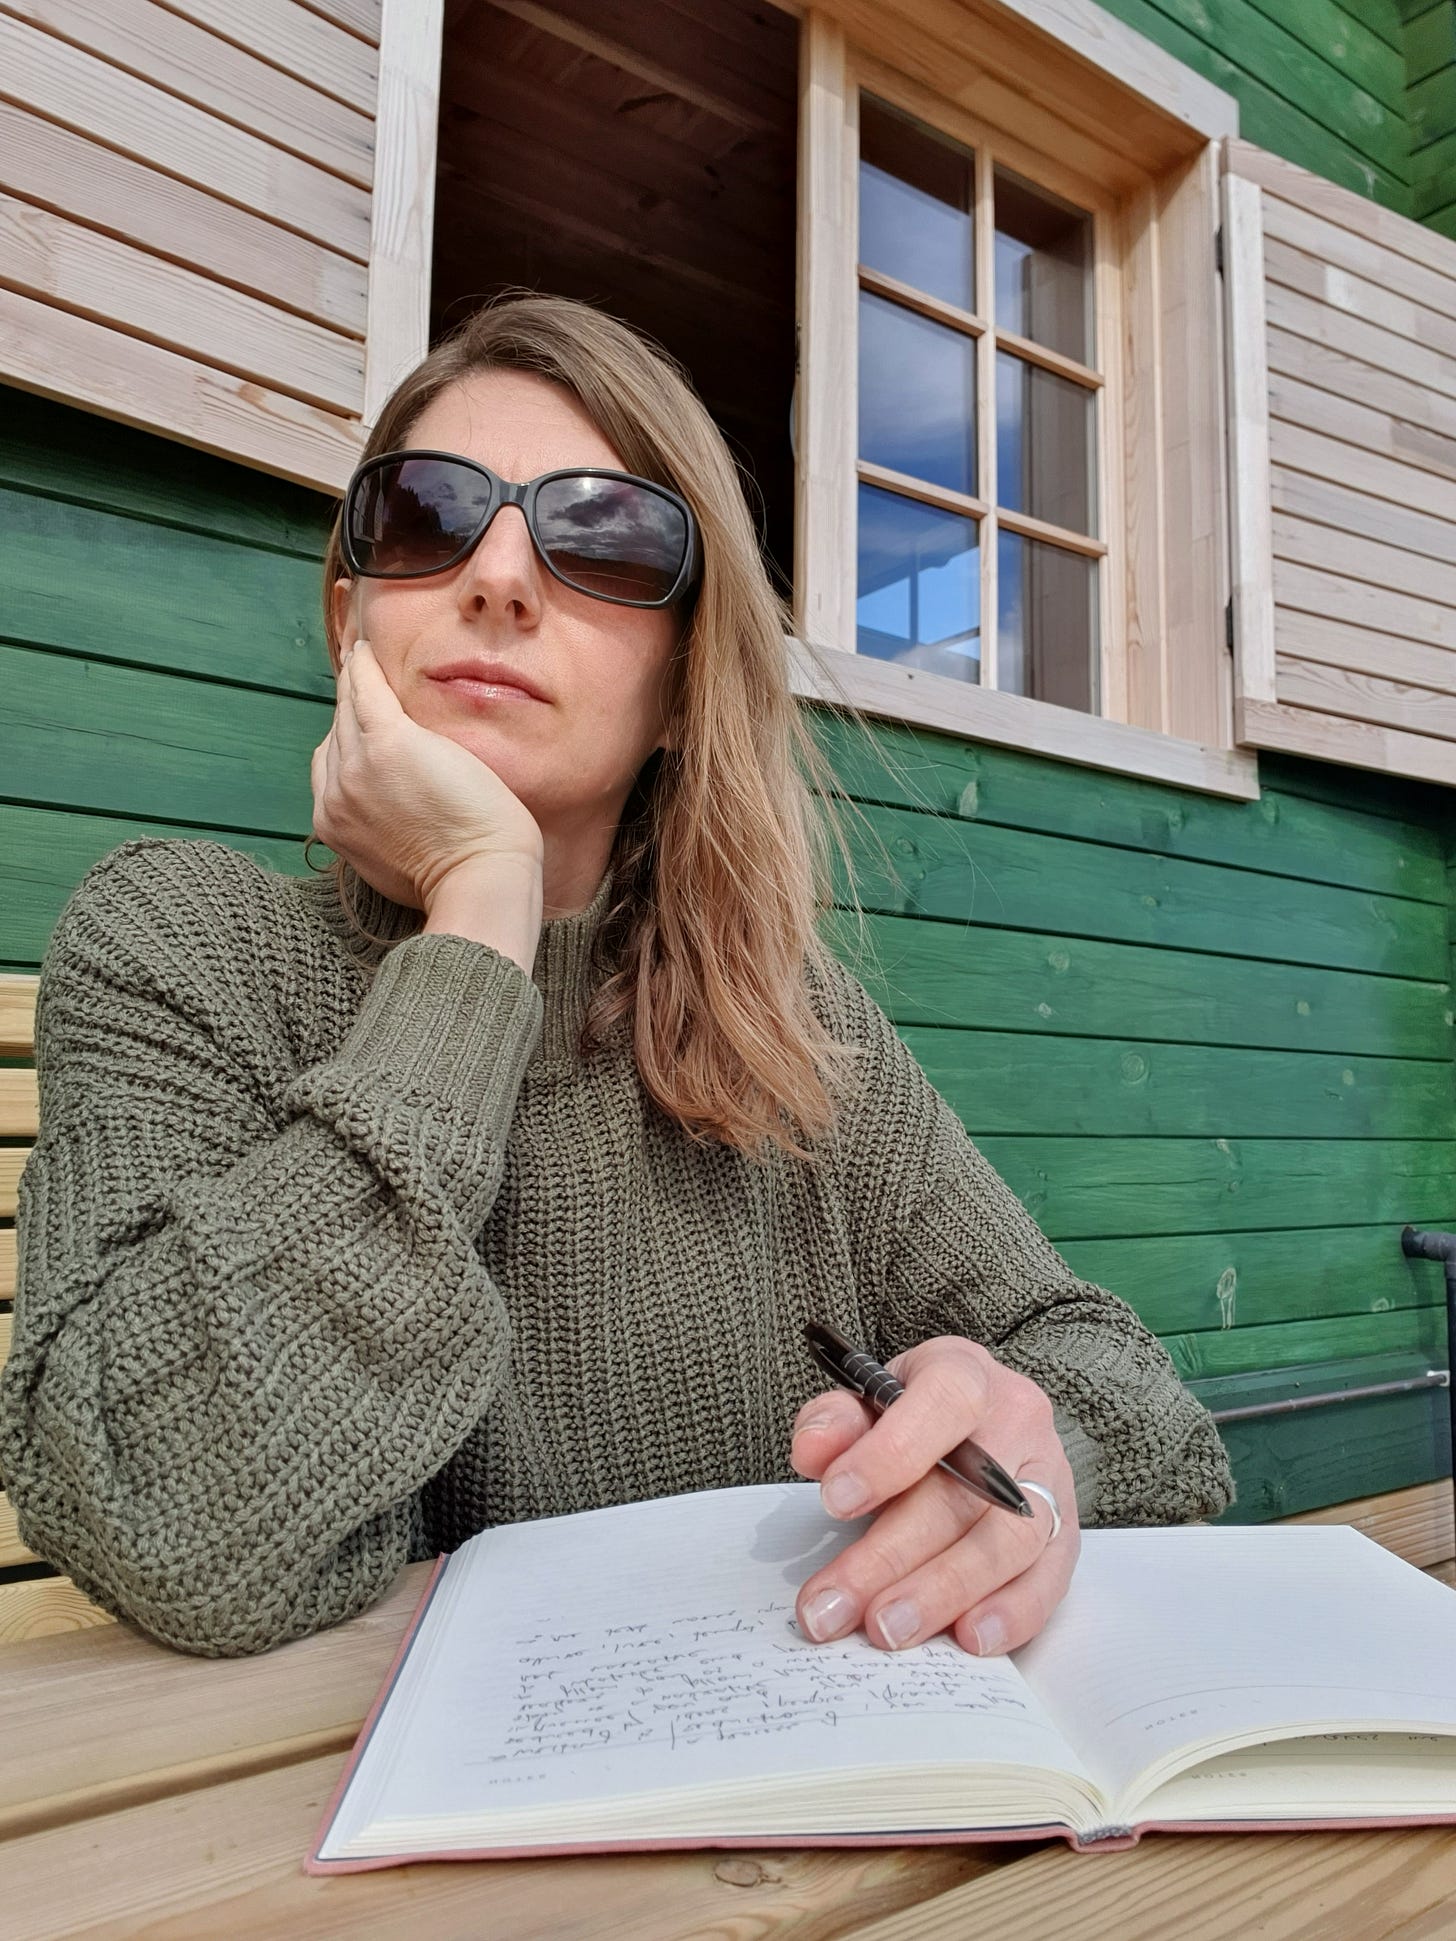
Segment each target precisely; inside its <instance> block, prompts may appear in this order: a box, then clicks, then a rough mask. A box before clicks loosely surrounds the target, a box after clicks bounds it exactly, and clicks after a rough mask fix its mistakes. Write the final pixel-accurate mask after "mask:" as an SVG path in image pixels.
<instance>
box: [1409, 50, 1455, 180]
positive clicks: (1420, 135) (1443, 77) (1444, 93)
mask: <svg viewBox="0 0 1456 1941" xmlns="http://www.w3.org/2000/svg"><path fill="white" fill-rule="evenodd" d="M1406 104H1407V113H1408V115H1409V117H1410V139H1411V154H1412V158H1413V159H1414V158H1417V157H1419V155H1420V152H1421V150H1422V149H1424V148H1428V147H1429V146H1430V145H1431V143H1432V142H1438V141H1440V139H1441V137H1442V136H1443V135H1449V134H1450V133H1451V131H1452V129H1453V128H1456V66H1446V67H1442V68H1439V69H1438V70H1437V71H1436V72H1435V73H1434V74H1428V75H1427V76H1426V78H1425V80H1424V81H1417V82H1416V84H1415V85H1414V87H1412V88H1410V89H1409V90H1408V91H1407V94H1406Z"/></svg>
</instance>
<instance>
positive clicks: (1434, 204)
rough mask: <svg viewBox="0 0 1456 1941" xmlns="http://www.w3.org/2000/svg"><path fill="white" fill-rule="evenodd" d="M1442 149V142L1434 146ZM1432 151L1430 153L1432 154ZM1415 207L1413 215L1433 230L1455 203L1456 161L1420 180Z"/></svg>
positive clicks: (1415, 192) (1416, 190)
mask: <svg viewBox="0 0 1456 1941" xmlns="http://www.w3.org/2000/svg"><path fill="white" fill-rule="evenodd" d="M1436 146H1437V147H1438V148H1444V147H1445V143H1444V142H1438V143H1437V144H1436ZM1434 152H1435V150H1434V149H1433V150H1432V151H1431V153H1433V154H1434ZM1414 194H1415V207H1414V211H1413V213H1414V214H1415V216H1416V218H1417V220H1418V221H1420V222H1423V223H1425V225H1426V227H1427V228H1433V227H1434V226H1435V224H1436V222H1437V221H1439V219H1440V218H1441V217H1442V216H1443V215H1444V214H1445V212H1446V210H1448V209H1449V208H1450V207H1451V206H1452V204H1453V203H1456V161H1448V162H1447V163H1446V165H1445V167H1444V168H1442V169H1441V170H1440V171H1439V172H1438V173H1437V174H1435V175H1433V176H1430V177H1422V178H1420V179H1419V180H1418V181H1417V183H1416V186H1415V191H1414Z"/></svg>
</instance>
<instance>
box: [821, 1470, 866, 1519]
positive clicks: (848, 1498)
mask: <svg viewBox="0 0 1456 1941" xmlns="http://www.w3.org/2000/svg"><path fill="white" fill-rule="evenodd" d="M823 1496H824V1507H825V1509H826V1510H828V1512H829V1514H830V1515H831V1516H853V1515H854V1513H855V1511H856V1510H857V1509H859V1508H860V1507H861V1505H862V1504H865V1503H868V1501H869V1500H870V1493H869V1491H868V1490H867V1489H866V1488H865V1486H864V1484H863V1483H862V1482H861V1481H860V1479H859V1477H858V1476H856V1475H855V1474H854V1472H853V1470H848V1469H846V1470H844V1471H842V1472H841V1473H840V1474H839V1475H838V1476H832V1477H831V1478H830V1479H829V1481H828V1482H827V1483H826V1484H825V1485H824V1490H823Z"/></svg>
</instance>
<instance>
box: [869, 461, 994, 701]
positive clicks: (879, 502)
mask: <svg viewBox="0 0 1456 1941" xmlns="http://www.w3.org/2000/svg"><path fill="white" fill-rule="evenodd" d="M856 618H857V620H858V623H859V651H860V652H861V653H862V654H874V655H876V656H877V657H878V658H879V659H880V660H898V661H903V662H905V663H906V664H907V665H908V666H911V667H924V668H928V669H929V670H930V671H931V672H932V673H935V674H948V675H950V676H951V678H952V679H954V680H960V681H978V680H979V679H980V678H981V555H980V536H979V533H978V531H977V527H976V522H975V520H974V519H965V518H962V517H961V515H960V514H959V513H956V512H941V511H940V510H938V509H937V508H936V507H935V506H929V505H922V504H921V503H920V502H919V500H917V499H905V498H901V496H900V495H899V493H897V492H882V491H881V490H880V489H879V488H878V487H877V486H873V485H862V486H861V487H860V488H859V598H858V604H857V606H856Z"/></svg>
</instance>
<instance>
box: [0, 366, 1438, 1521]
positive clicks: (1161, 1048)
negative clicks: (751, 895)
mask: <svg viewBox="0 0 1456 1941" xmlns="http://www.w3.org/2000/svg"><path fill="white" fill-rule="evenodd" d="M3 396H4V402H5V411H4V414H3V418H0V514H3V519H4V527H3V530H4V532H5V541H4V545H3V548H0V585H3V591H0V748H3V750H4V766H3V783H0V798H3V799H0V962H3V964H4V965H5V966H6V967H8V968H12V969H31V968H33V967H34V966H35V965H36V964H37V963H38V962H39V960H40V957H41V954H42V952H43V950H44V947H45V943H46V939H47V936H48V934H49V931H50V927H51V925H52V923H53V922H54V919H55V916H56V913H57V911H58V910H59V908H60V905H61V903H62V901H63V899H64V897H65V895H66V894H67V893H68V891H69V890H70V888H71V886H72V885H73V884H74V883H75V882H76V880H77V878H78V877H79V876H80V875H81V873H82V872H83V871H84V870H85V869H86V868H87V867H88V866H89V864H90V863H91V862H92V861H93V860H94V859H95V858H97V857H99V856H101V855H103V854H105V852H106V851H107V850H108V849H110V848H111V847H112V846H113V845H114V844H115V843H117V842H119V841H121V840H122V839H123V838H125V837H126V836H128V835H130V834H133V833H135V832H137V831H158V832H167V831H171V832H175V833H194V832H210V833H215V834H218V835H220V836H222V837H223V838H224V839H226V840H228V841H232V842H235V843H237V844H239V845H240V846H242V847H244V848H247V849H249V850H251V851H252V852H253V853H255V854H257V855H259V856H261V857H263V858H265V859H266V860H267V861H269V862H270V863H272V864H274V865H275V866H277V867H279V868H283V869H294V870H296V869H300V868H301V867H302V856H301V840H302V837H303V836H304V835H305V834H306V832H307V829H308V825H309V814H310V797H309V787H308V758H309V754H310V751H311V750H312V748H313V746H314V744H315V743H316V742H317V741H318V740H319V739H320V738H321V736H322V735H323V733H324V732H325V729H326V728H327V724H328V719H329V707H330V700H329V697H330V692H331V684H330V681H329V679H328V676H327V672H326V662H325V655H324V647H323V639H322V631H321V626H320V620H319V611H318V608H319V594H318V589H319V560H320V554H321V550H322V544H323V537H324V530H325V515H324V508H323V505H322V502H321V501H320V500H318V499H317V498H316V497H315V496H313V495H311V494H309V493H305V492H302V491H298V490H294V489H291V488H289V487H287V486H283V485H280V484H279V483H278V482H277V481H274V480H270V479H268V478H266V477H264V476H262V475H261V474H258V473H255V472H250V471H247V470H245V469H243V468H241V467H237V466H232V465H229V464H226V463H223V462H221V461H218V460H215V459H210V458H207V457H203V456H201V455H198V454H195V453H192V452H189V451H187V450H185V449H184V448H182V447H181V446H178V445H174V444H170V443H167V442H165V441H163V440H160V439H154V438H150V437H147V436H145V435H143V434H140V433H137V432H133V431H129V430H126V429H124V428H122V427H119V426H116V425H112V424H110V423H107V422H106V421H104V420H101V419H98V418H94V417H89V416H86V415H83V414H81V413H79V412H73V411H70V410H67V409H64V408H62V407H59V406H56V405H53V404H49V403H46V402H44V401H41V400H39V399H35V398H32V397H29V396H27V395H25V394H22V393H17V392H7V393H4V394H3ZM821 732H822V734H823V737H824V741H825V746H826V747H827V748H828V749H829V751H830V753H831V755H832V757H833V760H834V762H835V766H836V769H837V771H838V773H839V775H840V777H841V780H842V782H843V784H844V787H845V789H846V790H847V791H848V793H849V794H850V795H851V796H852V797H853V798H854V800H855V802H856V803H857V805H858V808H857V815H858V817H861V818H862V823H860V822H856V821H853V819H852V826H853V827H854V828H855V831H856V834H855V850H856V857H857V862H856V874H857V877H858V885H857V887H858V893H859V896H860V899H861V901H862V903H863V906H864V908H865V910H866V911H867V912H868V915H867V919H866V922H865V925H864V929H863V932H862V933H861V932H860V930H859V929H858V927H857V926H854V925H852V924H849V923H848V922H847V921H844V920H839V921H838V922H837V924H836V928H835V932H834V934H835V938H836V942H837V943H838V945H839V947H840V948H841V949H842V950H843V952H844V954H845V955H846V956H847V957H848V958H849V960H850V961H851V962H852V963H853V964H854V965H855V968H856V969H857V970H858V971H859V972H860V974H861V975H862V976H863V977H864V978H865V980H866V982H867V983H868V984H869V985H870V987H871V989H872V990H873V991H874V992H875V995H876V996H877V997H878V998H879V1000H880V1002H881V1003H882V1004H883V1005H884V1006H885V1008H886V1009H887V1011H888V1012H889V1013H890V1015H891V1016H892V1017H893V1018H894V1019H895V1021H896V1023H897V1024H898V1025H899V1026H900V1027H901V1028H902V1030H903V1031H904V1034H905V1037H906V1038H907V1040H908V1041H909V1043H910V1044H911V1046H912V1047H913V1049H914V1050H915V1052H916V1055H917V1056H918V1057H919V1058H920V1060H921V1062H922V1063H923V1064H924V1065H925V1067H926V1069H927V1071H928V1072H929V1073H930V1075H931V1077H932V1079H933V1080H934V1081H935V1083H936V1084H937V1085H938V1086H939V1087H940V1088H941V1089H942V1090H943V1091H944V1092H945V1093H946V1095H947V1096H948V1097H949V1098H950V1099H951V1101H952V1103H953V1104H954V1105H955V1106H956V1108H957V1109H958V1111H959V1112H960V1113H961V1115H962V1116H963V1118H964V1119H965V1121H966V1123H967V1125H968V1126H969V1127H970V1129H971V1131H972V1133H973V1134H974V1135H975V1136H976V1137H977V1139H978V1140H979V1141H980V1142H981V1144H982V1145H983V1146H984V1148H985V1150H986V1151H987V1153H988V1154H989V1155H990V1157H991V1158H992V1160H993V1161H994V1163H995V1164H996V1165H997V1166H999V1167H1000V1168H1001V1170H1002V1171H1003V1172H1004V1173H1005V1175H1006V1177H1007V1178H1008V1179H1009V1180H1010V1182H1011V1184H1012V1185H1013V1187H1014V1188H1015V1190H1016V1191H1017V1192H1018V1193H1019V1194H1020V1195H1021V1197H1022V1198H1023V1199H1024V1200H1025V1202H1026V1203H1027V1205H1028V1206H1029V1207H1030V1208H1031V1210H1032V1211H1033V1213H1034V1214H1035V1215H1036V1216H1037V1218H1038V1219H1039V1220H1040V1221H1041V1222H1042V1224H1043V1225H1044V1227H1045V1228H1046V1230H1047V1231H1048V1232H1049V1233H1050V1234H1051V1235H1052V1237H1053V1238H1054V1239H1055V1240H1056V1241H1057V1242H1058V1243H1059V1245H1061V1246H1062V1248H1063V1250H1064V1252H1065V1253H1066V1255H1067V1257H1068V1259H1069V1260H1070V1261H1071V1262H1072V1264H1073V1265H1074V1266H1075V1267H1076V1269H1077V1270H1078V1271H1079V1272H1081V1273H1083V1274H1085V1275H1087V1276H1088V1277H1090V1278H1093V1279H1096V1280H1098V1281H1100V1282H1102V1283H1103V1284H1104V1285H1106V1286H1109V1287H1111V1288H1114V1289H1115V1290H1116V1291H1117V1292H1119V1293H1121V1294H1123V1295H1124V1296H1126V1298H1127V1299H1129V1300H1131V1301H1132V1302H1133V1303H1134V1305H1135V1306H1136V1307H1137V1308H1138V1309H1139V1311H1140V1312H1141V1313H1142V1314H1143V1316H1144V1317H1145V1318H1146V1320H1147V1321H1148V1323H1149V1324H1150V1325H1151V1326H1152V1327H1153V1328H1155V1329H1156V1330H1157V1332H1158V1333H1159V1334H1160V1335H1161V1336H1162V1337H1163V1338H1164V1339H1165V1340H1166V1341H1167V1342H1168V1344H1169V1346H1170V1348H1171V1350H1172V1352H1173V1354H1174V1357H1175V1359H1176V1360H1177V1363H1178V1366H1179V1368H1180V1370H1181V1371H1182V1372H1183V1373H1184V1375H1185V1376H1186V1377H1188V1378H1189V1379H1190V1380H1191V1381H1193V1382H1195V1384H1196V1385H1197V1386H1198V1388H1199V1391H1200V1392H1201V1393H1204V1394H1205V1395H1206V1397H1207V1398H1208V1399H1210V1400H1211V1401H1212V1402H1213V1403H1214V1404H1215V1405H1217V1404H1219V1403H1227V1404H1237V1403H1239V1402H1242V1401H1247V1400H1248V1399H1250V1398H1251V1397H1253V1396H1257V1395H1258V1393H1259V1392H1260V1391H1261V1389H1262V1388H1264V1387H1267V1386H1268V1385H1269V1384H1270V1382H1271V1381H1272V1382H1273V1383H1274V1384H1275V1385H1276V1386H1277V1387H1279V1388H1280V1390H1281V1392H1283V1391H1284V1390H1287V1389H1288V1388H1289V1386H1290V1382H1291V1379H1293V1378H1291V1377H1290V1376H1289V1375H1288V1374H1287V1372H1285V1371H1287V1370H1289V1369H1290V1368H1291V1367H1296V1366H1302V1365H1305V1364H1312V1363H1326V1362H1329V1361H1332V1360H1340V1361H1341V1362H1342V1363H1344V1364H1348V1367H1347V1368H1346V1369H1345V1370H1344V1376H1345V1379H1347V1380H1349V1381H1351V1382H1352V1383H1353V1382H1354V1381H1355V1380H1371V1379H1376V1378H1379V1377H1380V1376H1388V1375H1390V1374H1392V1373H1394V1374H1403V1373H1405V1372H1408V1371H1410V1370H1413V1369H1415V1368H1417V1367H1420V1368H1424V1367H1426V1366H1428V1365H1431V1364H1432V1363H1434V1362H1437V1361H1440V1360H1441V1359H1442V1358H1443V1357H1444V1353H1445V1347H1444V1337H1443V1329H1442V1326H1441V1314H1440V1311H1439V1308H1438V1305H1437V1303H1438V1299H1439V1293H1440V1278H1439V1271H1438V1270H1437V1269H1436V1268H1435V1267H1433V1266H1431V1265H1428V1264H1426V1263H1410V1262H1407V1261H1405V1260H1404V1258H1403V1257H1402V1256H1401V1254H1400V1250H1399V1245H1398V1233H1399V1227H1400V1225H1401V1223H1403V1222H1404V1221H1406V1220H1412V1221H1416V1222H1418V1223H1423V1224H1429V1225H1444V1226H1452V1225H1456V1108H1453V1095H1452V1063H1451V1060H1452V1042H1451V1040H1452V1021H1451V1008H1450V1006H1451V997H1450V984H1449V973H1450V956H1449V948H1450V947H1449V943H1448V936H1447V927H1448V911H1449V910H1450V909H1451V908H1452V907H1453V895H1452V891H1451V888H1450V887H1448V880H1447V875H1446V856H1445V851H1444V847H1443V839H1442V835H1443V824H1444V819H1445V800H1446V798H1445V797H1444V796H1442V795H1440V794H1439V793H1438V792H1436V791H1422V790H1418V789H1402V788H1400V787H1398V786H1395V785H1391V784H1387V783H1381V782H1379V781H1376V780H1374V779H1373V778H1369V777H1363V776H1360V775H1357V774H1355V773H1351V772H1342V771H1339V770H1332V769H1331V770H1322V769H1320V768H1318V767H1316V766H1314V765H1309V764H1306V765H1300V764H1294V763H1286V764H1276V763H1268V764H1266V769H1265V781H1266V789H1265V793H1264V795H1263V797H1262V799H1261V800H1260V801H1259V802H1257V803H1248V804H1235V803H1229V802H1225V801H1219V800H1216V799H1213V798H1210V797H1206V796H1199V795H1194V794H1186V793H1180V792H1178V791H1175V790H1172V789H1168V788H1163V787H1158V786H1154V785H1151V784H1147V783H1143V782H1139V781H1134V780H1130V779H1125V778H1120V777H1115V776H1107V775H1100V774H1097V773H1095V772H1093V771H1090V770H1081V769H1078V768H1075V767H1072V766H1067V765H1063V764H1057V763H1049V762H1043V761H1040V760H1038V759H1036V758H1033V757H1031V756H1028V755H1021V754H1016V753H1012V752H1010V751H1005V750H997V749H989V748H980V747H976V746H970V745H965V744H961V743H959V742H957V741H954V740H951V739H948V738H946V737H942V736H934V735H927V734H920V733H912V732H910V731H908V730H907V731H895V732H881V733H879V734H877V735H875V736H874V737H873V738H870V737H866V736H865V735H864V734H863V733H862V732H861V731H858V730H853V731H851V730H847V729H845V728H843V727H841V726H838V725H836V721H835V718H834V717H822V718H821ZM1270 1371H1275V1372H1274V1373H1273V1374H1272V1375H1271V1373H1270ZM1320 1413H1323V1412H1320ZM1440 1424H1441V1407H1440V1403H1439V1398H1437V1397H1435V1396H1414V1397H1404V1398H1401V1399H1399V1400H1397V1401H1394V1402H1372V1403H1365V1404H1353V1405H1347V1406H1345V1407H1343V1408H1342V1409H1341V1410H1340V1411H1339V1421H1338V1425H1337V1426H1336V1425H1335V1424H1334V1418H1333V1417H1332V1416H1328V1415H1325V1416H1324V1418H1323V1420H1317V1419H1316V1416H1293V1417H1288V1418H1284V1419H1283V1420H1276V1421H1274V1422H1272V1423H1271V1422H1266V1423H1263V1424H1261V1425H1259V1426H1257V1427H1250V1428H1247V1429H1242V1430H1238V1431H1232V1430H1231V1431H1230V1442H1231V1446H1233V1447H1234V1449H1235V1452H1236V1456H1237V1459H1238V1463H1239V1471H1240V1479H1241V1486H1242V1489H1243V1492H1244V1501H1243V1502H1242V1504H1241V1506H1240V1511H1239V1514H1240V1515H1249V1516H1263V1515H1269V1514H1274V1513H1277V1512H1278V1511H1281V1510H1285V1509H1292V1508H1297V1507H1303V1506H1306V1505H1308V1504H1312V1503H1317V1502H1324V1501H1334V1500H1338V1499H1339V1498H1341V1497H1344V1496H1349V1495H1355V1494H1362V1493H1366V1492H1369V1491H1373V1490H1376V1489H1379V1488H1384V1487H1396V1486H1398V1485H1400V1484H1402V1483H1405V1482H1410V1481H1415V1480H1420V1479H1424V1478H1426V1477H1429V1476H1432V1475H1435V1474H1436V1473H1438V1471H1439V1469H1440V1467H1441V1464H1442V1461H1443V1453H1442V1448H1441V1438H1440Z"/></svg>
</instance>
